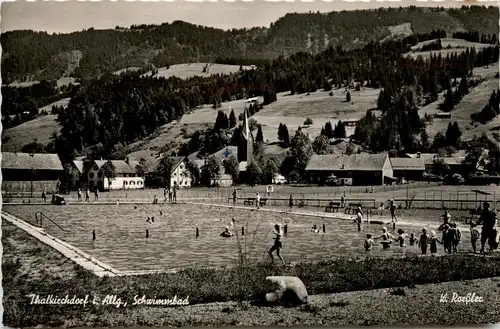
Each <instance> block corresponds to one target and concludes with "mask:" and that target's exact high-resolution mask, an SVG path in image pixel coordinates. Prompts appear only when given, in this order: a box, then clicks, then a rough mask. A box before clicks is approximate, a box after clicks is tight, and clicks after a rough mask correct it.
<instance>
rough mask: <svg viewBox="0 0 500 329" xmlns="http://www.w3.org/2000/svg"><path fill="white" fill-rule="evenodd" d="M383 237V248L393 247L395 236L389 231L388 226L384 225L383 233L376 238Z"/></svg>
mask: <svg viewBox="0 0 500 329" xmlns="http://www.w3.org/2000/svg"><path fill="white" fill-rule="evenodd" d="M378 239H382V242H381V243H382V248H383V249H389V248H390V247H391V243H392V240H394V237H393V236H392V235H391V234H390V233H389V232H387V228H386V227H383V228H382V235H381V236H379V237H377V238H375V240H378Z"/></svg>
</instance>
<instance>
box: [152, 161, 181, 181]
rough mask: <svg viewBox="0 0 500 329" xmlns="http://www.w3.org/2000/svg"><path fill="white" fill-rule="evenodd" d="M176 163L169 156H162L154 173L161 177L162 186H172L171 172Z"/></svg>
mask: <svg viewBox="0 0 500 329" xmlns="http://www.w3.org/2000/svg"><path fill="white" fill-rule="evenodd" d="M175 165H176V163H175V160H174V159H172V158H171V157H166V156H164V157H162V158H161V159H160V162H159V163H158V167H157V168H156V173H157V175H158V176H159V177H161V180H162V183H163V185H164V186H167V187H172V186H171V184H172V173H173V172H174V169H175V168H174V167H175Z"/></svg>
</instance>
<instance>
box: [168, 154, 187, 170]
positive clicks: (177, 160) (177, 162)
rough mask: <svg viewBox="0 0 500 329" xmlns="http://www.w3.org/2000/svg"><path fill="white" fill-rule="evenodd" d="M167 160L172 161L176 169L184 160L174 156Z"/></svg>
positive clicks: (181, 157)
mask: <svg viewBox="0 0 500 329" xmlns="http://www.w3.org/2000/svg"><path fill="white" fill-rule="evenodd" d="M169 158H170V159H173V160H174V163H175V165H174V168H177V167H178V166H179V165H180V164H181V162H182V161H183V160H184V158H185V157H183V156H175V157H169Z"/></svg>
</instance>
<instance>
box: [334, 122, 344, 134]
mask: <svg viewBox="0 0 500 329" xmlns="http://www.w3.org/2000/svg"><path fill="white" fill-rule="evenodd" d="M333 137H335V138H345V137H346V131H345V125H344V123H343V122H342V121H339V122H338V123H337V124H336V125H335V129H334V130H333Z"/></svg>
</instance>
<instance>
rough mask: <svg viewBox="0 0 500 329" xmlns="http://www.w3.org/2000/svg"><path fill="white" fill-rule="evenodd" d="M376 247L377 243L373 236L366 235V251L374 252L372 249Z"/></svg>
mask: <svg viewBox="0 0 500 329" xmlns="http://www.w3.org/2000/svg"><path fill="white" fill-rule="evenodd" d="M374 245H375V241H373V239H372V235H371V234H367V235H366V240H365V250H366V251H370V250H372V247H373V246H374Z"/></svg>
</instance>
